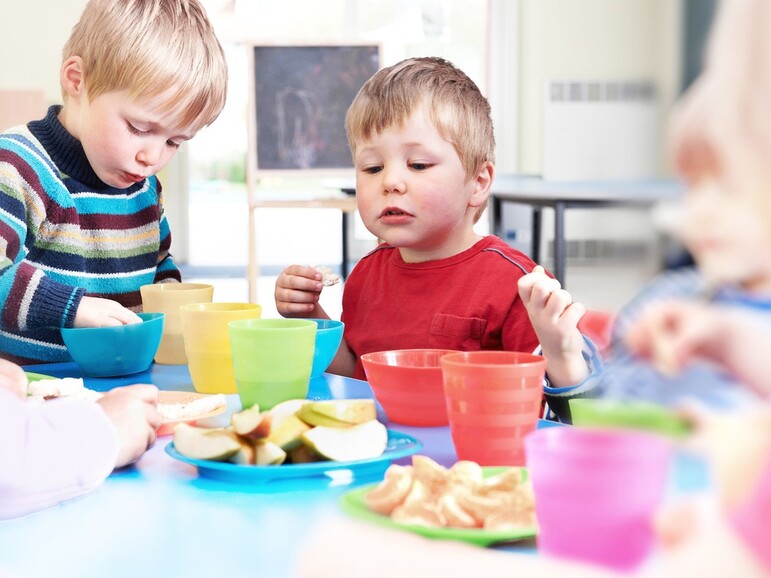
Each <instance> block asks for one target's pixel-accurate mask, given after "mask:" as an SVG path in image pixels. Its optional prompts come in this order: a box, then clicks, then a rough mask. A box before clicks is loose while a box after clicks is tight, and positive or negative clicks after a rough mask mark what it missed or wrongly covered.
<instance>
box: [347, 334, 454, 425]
mask: <svg viewBox="0 0 771 578" xmlns="http://www.w3.org/2000/svg"><path fill="white" fill-rule="evenodd" d="M448 353H457V352H456V351H454V350H451V349H394V350H391V351H375V352H372V353H365V354H364V355H362V356H361V362H362V365H363V366H364V373H366V374H367V381H368V382H369V385H370V387H371V388H372V391H373V392H374V394H375V397H376V398H377V400H378V401H379V402H380V405H382V406H383V409H384V410H385V412H386V415H388V419H389V421H392V422H394V423H399V424H402V425H413V426H423V427H434V426H444V425H447V424H448V421H447V404H446V402H445V398H444V384H443V382H442V366H441V365H440V363H439V359H441V357H442V356H444V355H447V354H448Z"/></svg>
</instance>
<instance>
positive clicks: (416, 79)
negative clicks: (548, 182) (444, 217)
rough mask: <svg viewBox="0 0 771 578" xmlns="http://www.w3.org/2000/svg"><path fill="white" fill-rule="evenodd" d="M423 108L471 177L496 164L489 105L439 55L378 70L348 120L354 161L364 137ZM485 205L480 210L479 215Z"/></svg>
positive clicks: (472, 85) (471, 85) (401, 124)
mask: <svg viewBox="0 0 771 578" xmlns="http://www.w3.org/2000/svg"><path fill="white" fill-rule="evenodd" d="M421 108H423V109H424V110H426V111H427V112H428V115H429V118H430V119H431V121H432V122H433V124H434V125H435V126H436V128H437V130H438V131H439V133H440V134H441V135H442V137H443V138H445V139H446V140H447V141H449V142H450V143H452V145H453V147H454V148H455V151H456V152H457V154H458V157H459V158H460V161H461V163H462V165H463V167H464V170H465V173H466V178H467V179H472V178H473V177H474V176H475V175H476V174H477V173H478V171H479V170H480V168H481V167H482V166H483V165H484V163H494V162H495V137H494V134H493V123H492V120H491V118H490V104H489V103H488V102H487V99H486V98H485V97H484V96H483V95H482V93H481V92H480V91H479V88H478V87H477V86H476V84H474V82H473V81H472V80H471V79H470V78H469V77H468V76H467V75H466V74H465V73H464V72H463V71H461V70H460V69H458V68H456V67H455V66H454V65H453V64H451V63H450V62H448V61H446V60H444V59H441V58H436V57H422V58H409V59H407V60H403V61H402V62H399V63H398V64H395V65H393V66H390V67H388V68H384V69H382V70H380V71H378V72H377V73H376V74H374V75H373V76H372V77H371V78H370V79H369V80H368V81H367V82H366V83H365V84H364V86H363V87H362V88H361V90H360V91H359V93H358V94H357V95H356V98H355V99H354V101H353V103H352V104H351V106H350V108H349V109H348V113H347V115H346V119H345V126H346V131H347V134H348V143H349V145H350V148H351V153H352V155H353V156H354V159H355V157H356V151H357V147H358V145H359V144H360V143H361V142H362V141H364V140H367V139H369V138H370V137H371V136H372V135H373V134H378V133H380V132H381V131H383V130H384V129H386V128H389V127H392V126H404V124H405V123H406V122H407V121H408V120H409V119H410V117H411V116H412V115H413V114H414V113H415V112H416V111H417V110H419V109H421ZM484 208H485V205H483V206H480V207H479V208H478V209H477V212H476V219H478V218H479V216H480V215H481V214H482V212H483V211H484Z"/></svg>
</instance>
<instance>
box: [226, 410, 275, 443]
mask: <svg viewBox="0 0 771 578" xmlns="http://www.w3.org/2000/svg"><path fill="white" fill-rule="evenodd" d="M272 421H273V416H272V415H271V414H270V412H267V411H264V412H261V411H260V408H259V406H258V405H257V404H255V405H253V406H252V407H250V408H249V409H245V410H243V411H239V412H238V413H234V414H233V415H232V416H230V424H231V425H232V426H233V430H234V431H235V432H236V433H237V434H238V435H240V436H243V437H247V438H250V439H254V440H258V439H263V438H266V437H268V434H270V430H271V424H272Z"/></svg>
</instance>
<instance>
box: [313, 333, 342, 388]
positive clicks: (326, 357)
mask: <svg viewBox="0 0 771 578" xmlns="http://www.w3.org/2000/svg"><path fill="white" fill-rule="evenodd" d="M308 321H315V322H316V326H317V327H316V348H315V349H314V350H313V367H312V368H311V379H313V378H314V377H318V376H320V375H321V374H322V373H324V372H325V371H326V370H327V367H329V364H330V363H332V360H333V359H334V358H335V353H337V349H338V347H340V342H341V341H342V340H343V327H344V324H343V322H342V321H334V320H332V319H309V320H308Z"/></svg>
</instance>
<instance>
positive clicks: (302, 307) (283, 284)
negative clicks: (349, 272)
mask: <svg viewBox="0 0 771 578" xmlns="http://www.w3.org/2000/svg"><path fill="white" fill-rule="evenodd" d="M323 279H324V275H323V273H322V272H319V271H318V270H317V269H316V268H315V267H308V266H306V265H290V266H289V267H287V268H286V269H284V270H283V271H282V272H281V275H279V276H278V279H277V280H276V289H275V293H274V297H275V299H276V309H277V310H278V313H279V314H280V315H281V316H283V317H318V318H322V319H326V318H327V315H326V313H324V310H323V309H322V308H321V306H320V305H319V295H321V290H322V289H323V288H324V282H323Z"/></svg>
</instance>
